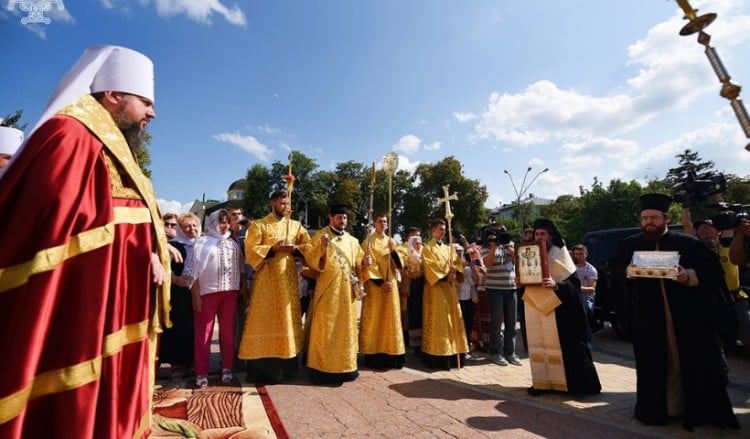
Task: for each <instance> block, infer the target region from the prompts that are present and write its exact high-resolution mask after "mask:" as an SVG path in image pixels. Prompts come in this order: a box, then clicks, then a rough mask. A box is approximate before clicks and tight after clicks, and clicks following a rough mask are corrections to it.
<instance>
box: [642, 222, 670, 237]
mask: <svg viewBox="0 0 750 439" xmlns="http://www.w3.org/2000/svg"><path fill="white" fill-rule="evenodd" d="M666 230H667V223H664V224H662V225H660V226H646V227H641V231H642V232H643V236H644V237H645V238H646V239H647V240H648V241H657V240H658V239H659V238H661V236H662V235H663V234H664V232H665V231H666Z"/></svg>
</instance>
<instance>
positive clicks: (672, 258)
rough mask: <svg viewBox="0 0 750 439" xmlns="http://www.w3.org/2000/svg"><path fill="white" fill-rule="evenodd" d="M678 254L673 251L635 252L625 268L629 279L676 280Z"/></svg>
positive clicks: (678, 261)
mask: <svg viewBox="0 0 750 439" xmlns="http://www.w3.org/2000/svg"><path fill="white" fill-rule="evenodd" d="M679 263H680V253H679V252H675V251H637V252H633V260H632V261H631V263H630V265H629V266H628V268H627V275H628V277H629V278H631V277H650V278H657V279H672V280H675V279H677V265H678V264H679Z"/></svg>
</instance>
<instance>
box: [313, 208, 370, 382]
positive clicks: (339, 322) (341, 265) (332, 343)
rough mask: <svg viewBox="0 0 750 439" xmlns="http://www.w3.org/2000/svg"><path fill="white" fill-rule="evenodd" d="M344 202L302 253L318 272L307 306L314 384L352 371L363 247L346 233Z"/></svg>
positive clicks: (342, 378) (353, 376) (349, 376)
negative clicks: (355, 291) (356, 288)
mask: <svg viewBox="0 0 750 439" xmlns="http://www.w3.org/2000/svg"><path fill="white" fill-rule="evenodd" d="M348 211H349V209H348V206H346V205H343V204H335V205H332V206H330V208H329V213H328V220H329V225H328V226H326V227H324V228H323V229H321V230H320V231H319V232H318V233H316V234H315V236H313V238H312V240H311V241H310V244H311V246H310V248H309V250H308V251H307V252H306V253H305V260H306V261H307V264H308V266H309V267H310V268H311V269H312V270H314V271H316V272H318V277H317V281H316V284H315V293H314V294H313V297H312V300H311V302H310V309H309V310H308V313H309V314H310V315H309V318H310V340H309V342H308V346H307V351H306V354H307V367H308V369H309V373H310V380H311V381H312V382H314V383H317V384H326V383H341V382H344V381H353V380H355V379H356V378H357V377H358V376H359V371H358V370H357V352H358V350H359V344H358V343H357V307H356V300H357V297H356V296H355V294H354V289H353V288H352V287H353V285H354V284H359V282H360V278H359V272H360V270H361V267H362V259H363V258H364V252H363V251H362V248H361V247H360V245H359V241H357V239H356V238H355V237H353V236H352V235H350V234H349V233H347V232H346V225H347V222H348V216H347V214H348Z"/></svg>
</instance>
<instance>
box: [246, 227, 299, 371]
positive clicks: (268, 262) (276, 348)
mask: <svg viewBox="0 0 750 439" xmlns="http://www.w3.org/2000/svg"><path fill="white" fill-rule="evenodd" d="M287 224H288V226H287ZM287 232H288V234H289V236H288V239H289V241H291V242H292V243H293V244H294V245H295V246H297V248H298V249H299V250H300V251H301V252H303V253H304V251H306V249H307V248H308V247H309V246H310V244H309V241H310V236H309V235H308V233H307V230H305V228H304V227H302V224H300V222H299V221H296V220H290V219H288V218H285V217H282V218H278V217H277V216H276V215H275V214H273V213H270V214H268V215H267V216H266V217H264V218H262V219H260V220H258V221H255V222H253V223H252V224H251V225H250V228H249V229H248V230H247V235H246V238H245V257H246V259H247V262H248V264H250V266H251V267H252V268H253V270H254V272H255V274H254V278H253V291H252V294H251V295H250V303H249V305H248V312H247V318H246V320H245V328H244V331H243V333H242V341H241V342H240V350H239V358H242V359H247V360H255V359H260V358H283V359H287V358H293V357H295V356H296V355H297V354H298V353H299V352H300V351H301V350H302V317H301V312H300V299H299V275H298V273H297V267H296V265H295V256H294V254H292V253H281V252H279V253H276V254H274V255H272V256H270V257H268V254H269V252H270V251H271V247H273V245H274V244H275V243H277V242H278V241H282V240H285V239H287Z"/></svg>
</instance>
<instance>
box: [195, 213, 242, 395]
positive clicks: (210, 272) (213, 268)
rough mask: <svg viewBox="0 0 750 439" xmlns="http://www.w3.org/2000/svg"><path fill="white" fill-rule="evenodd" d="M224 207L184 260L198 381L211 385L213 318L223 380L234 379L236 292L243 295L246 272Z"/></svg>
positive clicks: (210, 218) (216, 214)
mask: <svg viewBox="0 0 750 439" xmlns="http://www.w3.org/2000/svg"><path fill="white" fill-rule="evenodd" d="M229 225H230V216H229V212H228V211H226V210H225V209H221V210H217V211H216V212H213V213H212V214H211V215H209V217H208V225H207V227H206V229H207V230H206V232H207V236H202V237H200V238H198V239H197V240H196V242H195V246H194V247H193V251H192V253H189V254H188V259H187V261H186V262H185V269H184V271H183V277H184V278H185V279H186V280H187V284H188V285H189V286H190V289H191V291H192V304H193V317H194V320H195V374H196V378H195V384H196V385H197V386H198V387H205V386H207V385H208V357H209V348H210V346H211V338H212V337H213V329H214V318H215V317H216V316H217V315H218V318H219V346H220V349H221V364H222V369H221V381H222V382H223V383H225V384H226V383H231V382H233V381H234V375H233V374H232V368H233V367H234V318H235V314H236V313H237V295H238V294H244V292H245V291H244V290H245V271H244V266H243V261H242V252H241V251H240V247H239V245H238V244H237V242H235V241H234V240H233V239H232V238H231V231H230V230H229Z"/></svg>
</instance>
